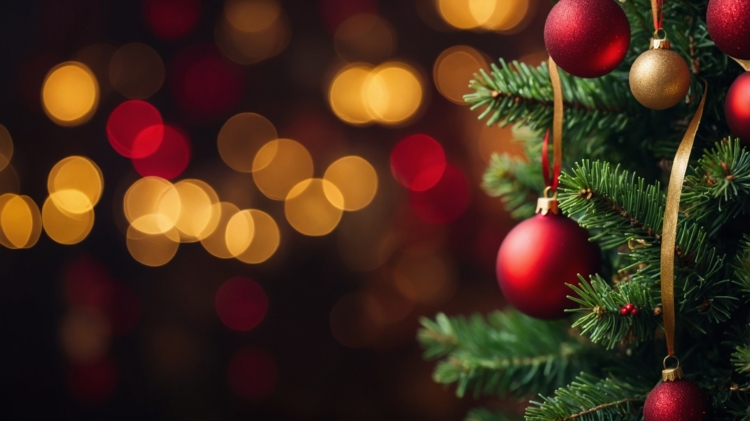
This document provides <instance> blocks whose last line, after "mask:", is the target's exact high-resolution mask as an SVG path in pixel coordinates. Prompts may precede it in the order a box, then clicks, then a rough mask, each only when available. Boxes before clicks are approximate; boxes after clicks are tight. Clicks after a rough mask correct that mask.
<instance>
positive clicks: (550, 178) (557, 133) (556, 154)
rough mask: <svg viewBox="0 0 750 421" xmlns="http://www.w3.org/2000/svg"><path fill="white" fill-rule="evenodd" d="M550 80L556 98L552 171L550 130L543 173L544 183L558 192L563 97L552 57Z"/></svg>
mask: <svg viewBox="0 0 750 421" xmlns="http://www.w3.org/2000/svg"><path fill="white" fill-rule="evenodd" d="M548 64H549V78H550V81H551V82H552V94H553V98H554V111H553V115H552V139H553V140H552V155H553V163H552V171H550V167H549V156H548V145H549V130H547V133H546V134H545V135H544V143H542V172H543V173H544V183H545V184H546V185H547V187H549V188H550V189H552V190H557V180H558V178H560V170H561V168H562V132H563V96H562V84H561V83H560V72H559V71H558V69H557V64H556V63H555V61H554V60H552V57H550V58H549V61H548Z"/></svg>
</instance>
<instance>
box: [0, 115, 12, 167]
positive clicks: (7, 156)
mask: <svg viewBox="0 0 750 421" xmlns="http://www.w3.org/2000/svg"><path fill="white" fill-rule="evenodd" d="M11 158H13V138H11V137H10V132H8V129H6V128H5V126H3V125H2V124H0V171H2V170H4V169H5V167H7V166H8V164H10V160H11Z"/></svg>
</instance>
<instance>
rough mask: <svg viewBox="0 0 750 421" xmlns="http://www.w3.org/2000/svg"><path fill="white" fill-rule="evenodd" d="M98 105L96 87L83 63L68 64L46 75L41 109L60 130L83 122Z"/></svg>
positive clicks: (89, 71)
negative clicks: (60, 127)
mask: <svg viewBox="0 0 750 421" xmlns="http://www.w3.org/2000/svg"><path fill="white" fill-rule="evenodd" d="M98 103H99V85H98V83H97V82H96V77H95V76H94V74H93V73H92V72H91V70H89V68H88V67H86V65H85V64H83V63H78V62H75V61H69V62H65V63H61V64H59V65H57V66H55V67H54V68H53V69H52V70H50V71H49V73H48V74H47V77H46V78H45V79H44V84H43V86H42V105H43V106H44V112H45V113H47V116H48V117H49V118H50V119H51V120H52V121H54V122H55V123H56V124H58V125H60V126H78V125H80V124H83V123H85V122H87V121H88V120H89V119H90V118H91V116H93V115H94V112H95V111H96V106H97V105H98Z"/></svg>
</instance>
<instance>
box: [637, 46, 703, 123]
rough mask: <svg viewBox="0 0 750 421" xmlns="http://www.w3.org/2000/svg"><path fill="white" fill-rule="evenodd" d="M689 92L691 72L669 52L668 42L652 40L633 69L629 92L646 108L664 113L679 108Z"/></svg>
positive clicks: (677, 55)
mask: <svg viewBox="0 0 750 421" xmlns="http://www.w3.org/2000/svg"><path fill="white" fill-rule="evenodd" d="M689 88H690V69H688V66H687V63H686V62H685V60H684V59H683V58H682V57H681V56H680V55H679V54H677V53H675V52H674V51H672V50H670V49H669V41H667V40H666V39H652V40H651V47H650V48H649V50H648V51H645V52H643V54H641V55H640V56H638V58H637V59H636V60H635V62H634V63H633V66H632V67H631V68H630V91H631V92H633V96H634V97H635V99H637V100H638V102H640V103H641V104H642V105H643V106H644V107H648V108H651V109H652V110H664V109H666V108H669V107H672V106H674V105H676V104H677V103H678V102H680V101H682V100H683V99H684V98H685V95H687V92H688V89H689Z"/></svg>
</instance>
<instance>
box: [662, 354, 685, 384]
mask: <svg viewBox="0 0 750 421" xmlns="http://www.w3.org/2000/svg"><path fill="white" fill-rule="evenodd" d="M670 358H674V360H675V361H677V366H676V367H672V368H667V360H669V359H670ZM663 364H664V370H662V371H661V379H662V381H665V382H673V381H675V380H679V379H681V378H682V375H683V373H682V367H680V359H679V358H677V357H675V356H674V355H667V356H666V357H664V363H663Z"/></svg>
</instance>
